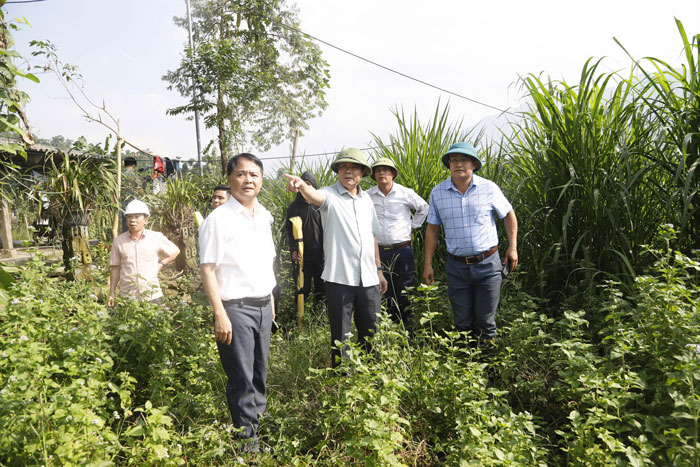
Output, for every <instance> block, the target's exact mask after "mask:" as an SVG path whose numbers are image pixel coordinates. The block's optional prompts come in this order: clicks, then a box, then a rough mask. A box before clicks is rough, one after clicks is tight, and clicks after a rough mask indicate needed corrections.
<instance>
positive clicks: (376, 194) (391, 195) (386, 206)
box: [367, 157, 428, 328]
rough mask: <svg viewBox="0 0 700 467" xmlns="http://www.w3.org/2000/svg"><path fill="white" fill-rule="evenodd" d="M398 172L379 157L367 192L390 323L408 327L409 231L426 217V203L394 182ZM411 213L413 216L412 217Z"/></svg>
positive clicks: (375, 162)
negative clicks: (374, 215)
mask: <svg viewBox="0 0 700 467" xmlns="http://www.w3.org/2000/svg"><path fill="white" fill-rule="evenodd" d="M398 174H399V171H398V170H397V169H396V165H395V164H394V161H392V160H391V159H388V158H385V157H382V158H379V159H377V160H376V161H374V164H372V175H371V176H372V178H373V179H374V180H375V181H376V182H377V186H373V187H372V188H370V189H369V190H367V193H368V194H369V195H370V197H371V198H372V202H373V203H374V209H375V211H377V219H379V227H380V229H379V235H377V241H378V242H379V256H380V258H381V260H382V266H384V276H385V277H386V278H387V282H388V283H389V287H388V290H387V293H386V299H387V312H388V313H389V316H391V319H393V320H394V322H397V323H399V322H401V323H403V325H404V327H405V328H409V324H410V308H409V301H408V297H407V296H406V294H405V293H404V290H406V287H410V286H412V285H413V268H414V264H413V250H412V249H411V241H412V240H413V231H414V230H416V229H420V227H421V226H422V225H423V222H424V221H425V218H426V217H428V203H426V202H425V200H424V199H423V198H421V197H420V196H418V194H417V193H416V192H415V191H413V190H411V189H410V188H407V187H405V186H403V185H399V184H398V183H395V179H396V177H397V176H398ZM412 212H413V214H412Z"/></svg>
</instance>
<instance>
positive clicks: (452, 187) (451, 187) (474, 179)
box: [445, 174, 483, 192]
mask: <svg viewBox="0 0 700 467" xmlns="http://www.w3.org/2000/svg"><path fill="white" fill-rule="evenodd" d="M481 180H483V179H482V178H481V177H479V176H478V175H477V174H472V180H471V182H470V183H469V186H468V187H467V191H468V190H469V188H471V187H472V186H477V185H479V184H480V183H481ZM447 181H448V182H449V183H448V184H447V186H446V187H445V188H446V189H447V190H454V191H457V192H459V190H458V189H457V187H456V186H455V182H454V181H453V180H452V177H450V178H448V179H447Z"/></svg>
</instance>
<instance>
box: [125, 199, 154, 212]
mask: <svg viewBox="0 0 700 467" xmlns="http://www.w3.org/2000/svg"><path fill="white" fill-rule="evenodd" d="M127 214H145V215H147V216H150V215H151V211H149V210H148V205H147V204H146V203H144V202H143V201H139V200H137V199H135V200H133V201H131V202H130V203H129V204H127V205H126V210H125V211H124V215H127Z"/></svg>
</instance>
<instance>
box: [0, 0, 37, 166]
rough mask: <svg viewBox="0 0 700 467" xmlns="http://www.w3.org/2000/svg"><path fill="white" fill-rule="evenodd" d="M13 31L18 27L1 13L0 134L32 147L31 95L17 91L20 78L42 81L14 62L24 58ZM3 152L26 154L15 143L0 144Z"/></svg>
mask: <svg viewBox="0 0 700 467" xmlns="http://www.w3.org/2000/svg"><path fill="white" fill-rule="evenodd" d="M4 3H5V1H4V0H0V6H2V5H3V4H4ZM10 29H17V25H16V24H11V23H10V24H8V23H7V22H6V21H5V15H4V13H3V12H2V11H1V10H0V134H3V135H6V134H10V135H14V136H19V137H20V138H21V139H22V141H23V142H24V143H25V144H29V145H31V144H33V143H34V139H33V137H32V134H31V132H30V130H29V123H28V121H27V115H26V114H25V112H24V106H25V105H26V103H27V101H28V100H29V96H28V95H27V94H26V93H24V92H22V91H20V90H19V89H17V78H18V77H20V78H27V79H30V80H32V81H34V82H36V83H38V82H39V79H38V78H37V77H36V76H34V75H33V74H31V73H27V72H24V71H22V70H20V69H19V68H18V67H17V66H16V65H15V64H14V63H13V61H12V60H13V59H18V58H21V55H20V54H19V53H18V52H17V51H16V50H13V46H14V40H13V38H12V35H11V34H10ZM0 151H3V152H9V153H11V154H24V149H23V147H22V145H20V144H16V143H4V142H0Z"/></svg>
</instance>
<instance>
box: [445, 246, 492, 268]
mask: <svg viewBox="0 0 700 467" xmlns="http://www.w3.org/2000/svg"><path fill="white" fill-rule="evenodd" d="M497 251H498V245H496V246H492V247H491V248H489V249H488V250H486V251H485V252H483V253H481V254H480V255H474V256H456V255H453V254H452V253H447V256H449V257H450V258H452V259H453V260H455V261H459V262H460V263H467V264H476V263H480V262H482V261H483V260H485V259H486V258H488V257H489V256H491V255H492V254H494V253H495V252H497Z"/></svg>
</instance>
